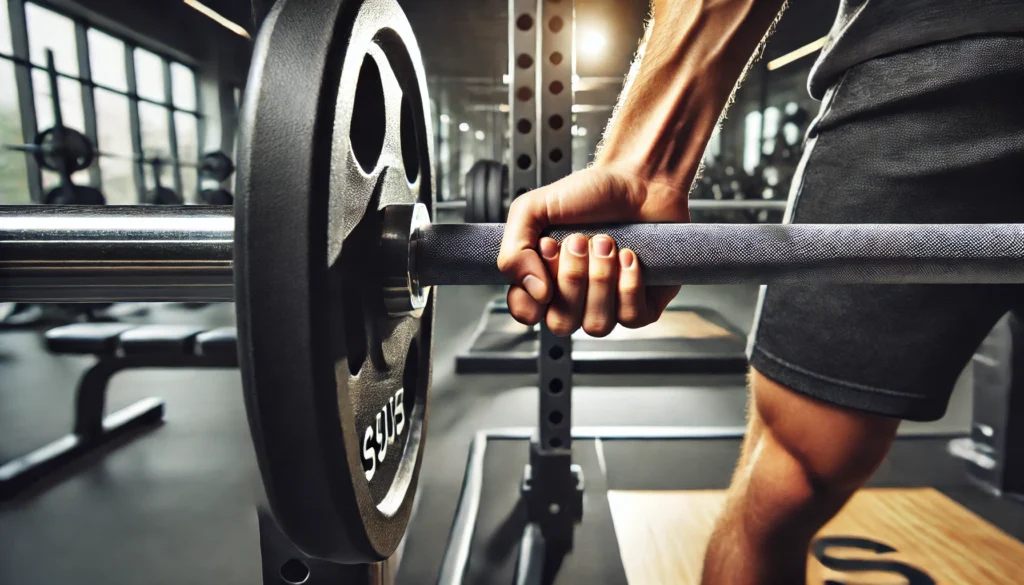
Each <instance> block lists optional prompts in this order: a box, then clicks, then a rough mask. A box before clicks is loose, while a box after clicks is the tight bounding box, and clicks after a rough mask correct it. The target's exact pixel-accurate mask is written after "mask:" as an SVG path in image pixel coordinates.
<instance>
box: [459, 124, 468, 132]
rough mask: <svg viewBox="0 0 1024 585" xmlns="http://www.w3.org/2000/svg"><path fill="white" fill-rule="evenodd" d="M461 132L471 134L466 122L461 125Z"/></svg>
mask: <svg viewBox="0 0 1024 585" xmlns="http://www.w3.org/2000/svg"><path fill="white" fill-rule="evenodd" d="M459 132H469V124H467V123H465V122H463V123H461V124H459Z"/></svg>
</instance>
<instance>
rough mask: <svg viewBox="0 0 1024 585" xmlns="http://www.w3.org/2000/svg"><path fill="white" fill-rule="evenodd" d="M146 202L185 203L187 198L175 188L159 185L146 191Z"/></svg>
mask: <svg viewBox="0 0 1024 585" xmlns="http://www.w3.org/2000/svg"><path fill="white" fill-rule="evenodd" d="M146 203H148V204H150V205H184V204H185V200H184V199H182V197H181V195H178V193H177V192H176V191H175V190H174V189H168V188H167V187H157V188H156V189H151V190H150V191H148V192H147V193H146Z"/></svg>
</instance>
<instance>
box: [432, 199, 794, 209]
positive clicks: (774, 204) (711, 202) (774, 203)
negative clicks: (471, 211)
mask: <svg viewBox="0 0 1024 585" xmlns="http://www.w3.org/2000/svg"><path fill="white" fill-rule="evenodd" d="M786 205H787V202H786V201H783V200H781V199H691V200H690V202H689V208H690V211H785V210H786ZM434 207H435V209H437V210H439V211H442V210H448V209H452V210H461V209H465V208H466V200H465V199H455V200H452V201H438V202H437V203H435V204H434Z"/></svg>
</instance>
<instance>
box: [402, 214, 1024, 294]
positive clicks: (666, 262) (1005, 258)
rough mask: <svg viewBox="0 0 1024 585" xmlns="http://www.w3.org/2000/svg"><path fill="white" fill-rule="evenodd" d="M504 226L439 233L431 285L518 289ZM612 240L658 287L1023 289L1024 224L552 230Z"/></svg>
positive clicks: (418, 254)
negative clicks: (507, 271)
mask: <svg viewBox="0 0 1024 585" xmlns="http://www.w3.org/2000/svg"><path fill="white" fill-rule="evenodd" d="M504 230H505V226H504V225H502V224H436V225H431V226H428V227H426V228H423V229H421V230H419V232H418V234H417V236H416V237H415V238H414V242H415V243H414V252H413V253H414V260H413V266H414V267H415V268H414V270H415V272H416V275H415V276H416V277H417V278H418V279H419V282H420V284H422V285H424V286H432V285H447V284H464V285H472V284H508V279H506V278H505V277H504V276H503V275H502V274H501V273H500V272H498V268H497V258H498V250H499V248H500V246H501V238H502V235H503V233H504ZM573 233H583V234H587V235H594V234H608V235H609V236H611V237H612V238H614V239H615V241H616V244H617V245H618V247H619V249H624V248H629V249H631V250H633V251H634V252H636V254H637V256H638V257H639V259H640V264H641V266H642V269H643V273H644V282H645V283H646V284H648V285H680V284H710V283H756V284H768V283H776V282H794V281H802V282H832V283H891V284H900V283H1022V282H1024V261H1022V258H1024V225H1016V224H1002V225H841V226H839V225H810V224H783V225H778V224H758V225H731V224H631V225H618V226H595V227H579V226H572V227H565V228H561V227H560V228H554V229H551V230H548V232H547V234H546V235H549V236H551V237H553V238H555V239H556V240H559V241H561V240H562V239H563V238H565V237H566V236H568V235H570V234H573Z"/></svg>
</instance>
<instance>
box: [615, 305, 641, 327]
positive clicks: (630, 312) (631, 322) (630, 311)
mask: <svg viewBox="0 0 1024 585" xmlns="http://www.w3.org/2000/svg"><path fill="white" fill-rule="evenodd" d="M642 318H643V315H641V314H640V311H638V310H637V309H636V307H622V308H620V309H619V323H622V326H623V327H626V328H628V329H636V328H638V327H643V326H644V325H645V323H643V319H642Z"/></svg>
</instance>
